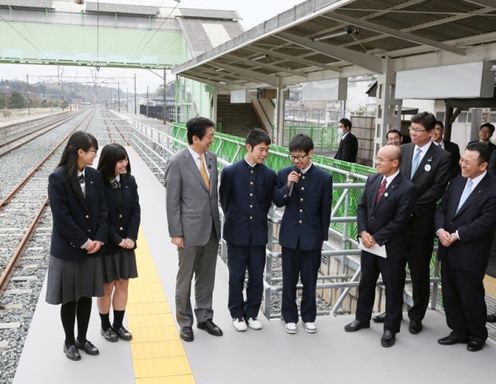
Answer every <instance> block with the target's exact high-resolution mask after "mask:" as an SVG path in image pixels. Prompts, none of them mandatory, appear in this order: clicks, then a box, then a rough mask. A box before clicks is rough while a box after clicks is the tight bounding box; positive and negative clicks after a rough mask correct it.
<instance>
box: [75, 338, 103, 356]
mask: <svg viewBox="0 0 496 384" xmlns="http://www.w3.org/2000/svg"><path fill="white" fill-rule="evenodd" d="M76 347H78V349H82V350H83V351H85V352H86V354H87V355H91V356H96V355H99V354H100V351H99V350H98V348H97V347H95V346H94V345H93V344H92V343H91V342H90V341H88V340H86V341H85V342H84V343H81V342H80V341H79V340H76Z"/></svg>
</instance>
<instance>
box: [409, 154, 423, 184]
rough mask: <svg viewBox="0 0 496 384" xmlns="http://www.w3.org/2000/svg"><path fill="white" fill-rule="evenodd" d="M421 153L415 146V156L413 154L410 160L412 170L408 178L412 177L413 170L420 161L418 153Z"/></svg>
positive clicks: (414, 170)
mask: <svg viewBox="0 0 496 384" xmlns="http://www.w3.org/2000/svg"><path fill="white" fill-rule="evenodd" d="M421 153H422V150H421V149H420V148H417V150H416V152H415V156H413V160H412V170H411V173H410V179H413V175H415V172H416V171H417V168H418V166H419V163H420V154H421Z"/></svg>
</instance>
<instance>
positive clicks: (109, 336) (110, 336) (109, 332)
mask: <svg viewBox="0 0 496 384" xmlns="http://www.w3.org/2000/svg"><path fill="white" fill-rule="evenodd" d="M100 333H101V334H102V336H103V338H104V339H105V340H107V341H110V342H111V343H115V342H116V341H119V336H118V335H117V333H115V331H114V330H113V329H112V328H107V329H103V328H102V329H101V330H100Z"/></svg>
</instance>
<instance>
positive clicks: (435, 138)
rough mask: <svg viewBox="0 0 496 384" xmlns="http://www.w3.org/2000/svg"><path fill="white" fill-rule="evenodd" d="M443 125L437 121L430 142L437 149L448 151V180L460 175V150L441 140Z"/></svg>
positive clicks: (454, 145) (456, 146)
mask: <svg viewBox="0 0 496 384" xmlns="http://www.w3.org/2000/svg"><path fill="white" fill-rule="evenodd" d="M443 134H444V124H443V122H442V121H440V120H437V121H436V125H435V126H434V131H433V133H432V142H433V143H434V144H436V145H437V146H438V147H441V148H442V149H444V150H446V151H448V152H449V153H450V155H451V175H450V179H452V178H453V177H455V176H458V175H459V174H460V148H458V145H456V144H455V143H452V142H451V141H448V140H444V139H443Z"/></svg>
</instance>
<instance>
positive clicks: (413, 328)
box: [408, 320, 423, 335]
mask: <svg viewBox="0 0 496 384" xmlns="http://www.w3.org/2000/svg"><path fill="white" fill-rule="evenodd" d="M422 328H423V327H422V322H421V321H418V320H410V325H409V326H408V330H409V331H410V333H411V334H412V335H416V334H417V333H420V332H422Z"/></svg>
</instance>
